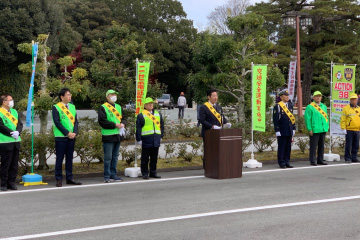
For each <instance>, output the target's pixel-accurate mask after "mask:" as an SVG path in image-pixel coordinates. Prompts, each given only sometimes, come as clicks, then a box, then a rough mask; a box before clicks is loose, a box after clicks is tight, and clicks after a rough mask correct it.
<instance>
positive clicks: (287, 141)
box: [277, 136, 292, 166]
mask: <svg viewBox="0 0 360 240" xmlns="http://www.w3.org/2000/svg"><path fill="white" fill-rule="evenodd" d="M291 139H292V137H291V136H280V137H277V142H278V152H277V157H278V163H279V165H280V166H285V165H288V164H290V154H291Z"/></svg>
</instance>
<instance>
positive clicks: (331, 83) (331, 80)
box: [329, 61, 333, 154]
mask: <svg viewBox="0 0 360 240" xmlns="http://www.w3.org/2000/svg"><path fill="white" fill-rule="evenodd" d="M330 72H331V78H330V120H329V121H330V123H329V124H330V145H329V154H331V118H332V105H333V102H332V87H333V62H332V61H331V71H330Z"/></svg>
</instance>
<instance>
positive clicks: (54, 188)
mask: <svg viewBox="0 0 360 240" xmlns="http://www.w3.org/2000/svg"><path fill="white" fill-rule="evenodd" d="M355 164H357V163H355ZM351 165H354V163H352V164H348V163H343V164H333V165H324V166H309V167H297V168H287V169H270V170H253V171H250V172H243V175H247V174H257V173H269V172H287V171H297V170H304V169H320V168H327V167H344V166H351ZM196 178H205V176H189V177H177V178H162V179H154V180H139V181H131V182H113V183H95V184H87V185H77V186H68V187H51V188H38V189H29V190H17V191H10V190H9V191H6V192H0V197H1V196H2V195H8V194H19V193H31V192H43V191H55V190H68V189H74V188H75V189H77V188H89V187H104V186H114V185H120V184H121V185H122V184H138V183H155V182H164V181H177V180H187V179H196Z"/></svg>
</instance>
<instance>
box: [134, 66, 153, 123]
mask: <svg viewBox="0 0 360 240" xmlns="http://www.w3.org/2000/svg"><path fill="white" fill-rule="evenodd" d="M136 69H137V73H136V76H137V77H136V111H135V117H136V116H137V115H138V114H139V113H140V112H141V111H142V110H143V109H144V102H145V98H146V93H147V87H148V81H149V70H150V62H143V63H140V62H139V63H138V65H137V68H136Z"/></svg>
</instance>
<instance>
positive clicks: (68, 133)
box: [52, 88, 81, 187]
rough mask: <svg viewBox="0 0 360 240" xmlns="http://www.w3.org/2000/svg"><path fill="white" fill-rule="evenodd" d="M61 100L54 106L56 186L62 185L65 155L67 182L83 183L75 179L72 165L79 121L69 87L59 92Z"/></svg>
mask: <svg viewBox="0 0 360 240" xmlns="http://www.w3.org/2000/svg"><path fill="white" fill-rule="evenodd" d="M59 99H60V102H59V103H58V104H55V105H54V106H53V108H52V118H53V123H54V125H53V131H54V136H55V152H56V161H55V178H56V186H57V187H62V178H63V175H62V163H63V160H64V156H65V172H66V184H73V185H81V183H80V182H76V181H74V179H73V174H72V165H73V154H74V147H75V138H76V135H77V134H78V121H77V115H76V109H75V105H74V104H72V103H71V93H70V90H69V89H68V88H63V89H61V90H60V92H59Z"/></svg>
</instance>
